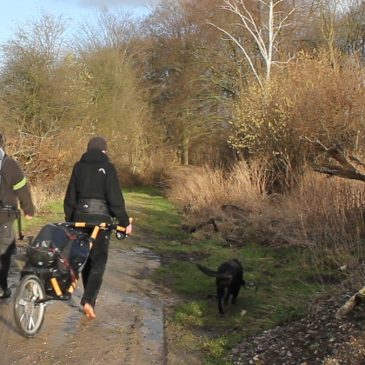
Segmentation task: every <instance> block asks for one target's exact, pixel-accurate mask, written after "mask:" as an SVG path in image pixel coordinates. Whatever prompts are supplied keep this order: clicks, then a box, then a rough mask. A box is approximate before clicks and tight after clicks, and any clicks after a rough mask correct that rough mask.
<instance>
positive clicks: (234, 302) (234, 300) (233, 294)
mask: <svg viewBox="0 0 365 365" xmlns="http://www.w3.org/2000/svg"><path fill="white" fill-rule="evenodd" d="M239 292H240V287H238V288H234V289H233V290H232V301H231V303H232V304H236V301H237V297H238V293H239Z"/></svg>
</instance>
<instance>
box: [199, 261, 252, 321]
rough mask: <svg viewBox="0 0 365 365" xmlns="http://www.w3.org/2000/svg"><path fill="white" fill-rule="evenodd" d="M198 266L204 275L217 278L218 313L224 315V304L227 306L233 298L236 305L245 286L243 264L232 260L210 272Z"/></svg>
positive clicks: (232, 301)
mask: <svg viewBox="0 0 365 365" xmlns="http://www.w3.org/2000/svg"><path fill="white" fill-rule="evenodd" d="M196 265H197V267H198V269H199V270H200V271H202V272H203V273H204V274H206V275H208V276H213V277H215V278H216V285H217V299H218V311H219V313H220V314H224V311H223V303H224V304H225V305H227V304H228V302H229V297H230V296H232V300H231V303H232V304H234V303H235V302H236V299H237V296H238V293H239V291H240V289H241V286H245V281H244V279H243V268H242V265H241V263H240V262H239V261H238V260H237V259H232V260H229V261H226V262H224V263H223V264H221V265H220V266H219V267H218V270H217V271H213V270H210V269H208V268H206V267H204V266H202V265H200V264H196Z"/></svg>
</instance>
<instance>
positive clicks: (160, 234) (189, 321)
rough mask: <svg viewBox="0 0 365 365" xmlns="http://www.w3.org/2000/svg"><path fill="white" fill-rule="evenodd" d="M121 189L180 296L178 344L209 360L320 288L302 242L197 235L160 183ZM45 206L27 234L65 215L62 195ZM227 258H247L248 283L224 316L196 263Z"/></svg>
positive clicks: (296, 309) (295, 310) (286, 317)
mask: <svg viewBox="0 0 365 365" xmlns="http://www.w3.org/2000/svg"><path fill="white" fill-rule="evenodd" d="M123 193H124V196H125V200H126V207H127V210H128V213H129V214H130V216H132V217H133V218H134V235H135V236H136V238H138V237H139V236H140V237H141V238H143V240H138V242H141V243H140V244H143V245H144V246H146V247H149V248H151V249H153V250H154V251H156V252H157V253H159V254H160V256H161V261H162V265H161V266H160V268H159V269H158V270H156V271H155V273H154V274H153V276H152V279H153V280H155V281H156V282H158V283H159V284H162V285H164V286H166V287H168V288H169V289H170V290H171V291H172V293H173V294H174V295H175V296H178V297H180V298H181V299H182V300H181V302H180V304H179V305H177V306H176V307H175V309H174V311H173V313H172V314H171V315H170V317H171V318H169V323H171V325H172V326H175V327H176V331H177V333H179V336H178V337H177V339H176V346H180V347H182V348H183V349H186V351H190V349H194V350H199V351H201V352H203V353H204V354H205V364H207V365H208V364H209V365H218V364H219V365H228V364H229V363H228V362H227V361H226V360H225V357H226V355H227V353H228V351H229V349H230V348H231V347H232V346H233V345H234V344H235V343H236V342H238V341H243V340H244V339H245V338H248V337H249V336H251V335H254V334H257V333H260V332H261V331H263V330H266V329H269V328H272V327H274V326H276V325H279V324H283V323H285V322H288V321H291V320H293V319H296V318H299V317H300V316H302V315H303V314H304V313H305V311H306V309H307V306H308V303H309V301H310V299H311V298H312V297H313V295H315V294H316V293H318V292H320V291H321V290H322V289H323V287H321V286H320V285H319V284H316V283H313V282H309V281H308V280H306V278H307V277H309V276H310V275H312V274H313V273H312V272H311V271H310V270H309V269H307V268H306V267H305V266H303V260H302V257H303V251H302V249H293V248H292V249H289V248H287V249H272V248H269V247H262V246H259V245H256V244H255V243H250V244H247V245H246V246H244V247H242V248H231V247H226V246H224V247H223V246H222V245H221V240H220V239H219V237H217V240H207V239H205V240H198V239H196V238H194V236H193V235H190V234H187V233H185V232H183V231H182V230H181V229H180V227H181V223H182V222H181V217H180V216H179V214H178V211H177V209H176V208H175V207H174V205H173V204H171V203H170V202H169V201H168V200H167V199H166V198H164V197H163V196H162V195H160V194H159V192H158V190H156V189H152V188H136V189H124V190H123ZM46 210H47V211H49V212H52V213H51V214H49V215H46V216H40V217H35V218H34V219H33V220H31V221H25V222H24V231H25V233H26V230H27V229H29V228H31V227H32V226H41V225H42V224H44V223H46V222H49V221H54V222H55V221H62V220H63V208H62V201H56V202H51V203H50V204H49V206H47V207H46ZM132 241H133V240H132V239H131V244H133V243H132ZM229 258H238V259H239V260H240V261H241V262H242V263H243V266H244V268H245V280H246V282H247V283H248V288H242V289H241V292H240V295H239V298H238V301H237V304H236V305H234V306H229V307H228V308H227V309H226V315H225V317H224V318H221V317H220V316H218V311H217V302H216V299H215V290H216V289H215V280H214V279H213V278H210V277H207V276H206V275H204V274H203V273H202V272H200V271H199V270H198V269H197V267H196V263H197V262H199V263H201V264H203V265H205V266H207V267H210V268H212V269H215V268H217V266H218V265H219V264H220V263H221V262H223V261H225V260H227V259H229ZM250 284H252V285H250ZM255 287H257V290H255Z"/></svg>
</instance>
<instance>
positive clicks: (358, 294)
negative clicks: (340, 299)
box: [336, 286, 365, 319]
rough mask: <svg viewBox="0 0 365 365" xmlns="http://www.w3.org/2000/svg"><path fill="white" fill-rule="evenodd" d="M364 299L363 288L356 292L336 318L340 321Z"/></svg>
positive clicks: (337, 313)
mask: <svg viewBox="0 0 365 365" xmlns="http://www.w3.org/2000/svg"><path fill="white" fill-rule="evenodd" d="M364 298H365V286H364V287H363V288H361V289H360V290H359V291H358V292H356V293H355V294H354V295H353V296H352V297H351V298H350V299H349V300H348V301H347V302H346V303H345V304H344V305H343V306H342V307H341V308H340V309H339V310H338V311H337V312H336V318H338V319H340V318H343V317H344V316H346V315H347V314H348V313H350V312H351V311H352V310H353V309H354V308H355V307H356V306H357V305H358V304H359V303H360V302H361V300H362V299H364Z"/></svg>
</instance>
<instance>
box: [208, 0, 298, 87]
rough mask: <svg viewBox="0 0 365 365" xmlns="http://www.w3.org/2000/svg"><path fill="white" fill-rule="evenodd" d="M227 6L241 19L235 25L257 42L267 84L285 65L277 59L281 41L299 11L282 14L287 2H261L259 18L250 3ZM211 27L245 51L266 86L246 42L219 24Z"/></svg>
mask: <svg viewBox="0 0 365 365" xmlns="http://www.w3.org/2000/svg"><path fill="white" fill-rule="evenodd" d="M223 2H224V5H222V6H221V9H223V10H226V11H228V12H230V13H232V14H233V15H234V16H235V17H237V18H238V21H239V22H238V23H235V25H237V27H238V29H244V30H245V31H246V32H248V34H249V35H250V37H251V38H252V39H253V41H254V43H255V44H256V46H257V48H258V50H259V53H260V55H261V57H262V59H263V61H264V64H265V69H266V75H265V77H266V80H270V75H271V69H272V66H273V65H277V64H280V63H282V62H281V61H279V60H278V59H275V53H276V51H277V44H278V38H279V36H280V34H281V32H282V31H283V29H284V27H287V26H288V25H289V22H288V20H289V17H290V15H291V14H292V13H293V12H294V10H295V8H292V9H291V10H289V11H287V12H286V11H282V10H280V8H281V7H282V5H283V2H284V0H259V1H258V8H257V9H256V13H257V14H255V13H254V11H253V10H252V9H250V8H249V6H248V5H247V4H248V1H247V0H224V1H223ZM210 24H211V25H213V26H214V27H216V28H217V29H219V30H220V31H221V32H223V33H224V34H225V35H226V36H227V37H228V39H230V40H231V41H233V42H234V44H235V45H236V46H237V47H238V48H239V49H240V50H241V51H242V53H243V55H244V57H245V58H246V60H247V61H248V63H249V65H250V68H251V70H252V72H253V74H254V76H255V78H256V79H257V81H258V82H259V84H260V85H261V86H263V85H264V82H263V79H262V77H261V75H260V73H259V71H258V69H257V66H256V64H255V60H254V59H253V56H252V54H250V52H249V50H248V48H247V46H246V44H245V42H244V39H243V38H242V37H240V36H237V35H235V34H233V33H232V32H231V31H229V30H227V29H225V28H222V27H220V26H218V25H216V24H213V23H210Z"/></svg>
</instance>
